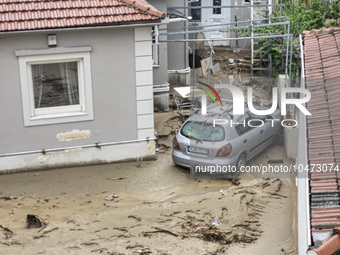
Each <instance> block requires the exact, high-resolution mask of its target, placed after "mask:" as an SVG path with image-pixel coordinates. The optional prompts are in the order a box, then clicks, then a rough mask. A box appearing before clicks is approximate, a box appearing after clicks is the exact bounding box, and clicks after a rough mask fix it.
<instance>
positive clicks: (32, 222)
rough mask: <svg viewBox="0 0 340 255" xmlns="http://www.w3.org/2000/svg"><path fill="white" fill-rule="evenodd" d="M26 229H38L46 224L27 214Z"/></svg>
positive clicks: (38, 218)
mask: <svg viewBox="0 0 340 255" xmlns="http://www.w3.org/2000/svg"><path fill="white" fill-rule="evenodd" d="M26 223H27V228H40V227H42V226H45V225H47V223H46V222H45V221H44V220H43V219H42V218H41V217H39V216H38V215H33V214H27V219H26Z"/></svg>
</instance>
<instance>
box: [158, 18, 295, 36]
mask: <svg viewBox="0 0 340 255" xmlns="http://www.w3.org/2000/svg"><path fill="white" fill-rule="evenodd" d="M289 23H290V22H289V21H286V22H277V23H271V24H261V25H248V26H241V27H237V26H236V27H226V28H223V30H224V31H229V30H238V29H248V28H261V27H268V26H269V27H272V26H280V25H287V24H289ZM218 26H219V27H222V26H223V25H221V24H219V25H218ZM220 30H221V28H215V29H204V30H196V31H182V32H169V33H160V34H159V35H160V36H162V35H180V34H187V33H188V34H193V33H197V32H202V33H203V32H213V31H220Z"/></svg>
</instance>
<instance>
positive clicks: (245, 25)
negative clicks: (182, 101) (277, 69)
mask: <svg viewBox="0 0 340 255" xmlns="http://www.w3.org/2000/svg"><path fill="white" fill-rule="evenodd" d="M255 2H259V1H257V0H251V4H250V5H233V6H218V8H236V7H237V8H251V19H250V20H244V21H236V22H228V23H222V24H211V25H198V26H188V25H187V26H184V27H172V28H164V29H160V33H159V42H160V43H188V42H193V49H192V51H193V54H192V58H193V59H192V63H193V72H192V77H193V78H192V84H193V85H192V86H194V84H195V78H196V77H195V52H196V43H197V42H207V43H208V45H209V46H210V48H211V50H210V60H209V68H208V83H209V79H210V68H211V66H212V54H213V52H214V42H217V41H237V42H238V41H242V40H250V41H251V77H252V78H253V72H254V70H260V71H262V70H261V69H262V67H260V68H257V69H256V68H254V65H255V60H256V59H255V52H256V49H255V44H256V40H258V39H276V38H282V40H283V44H282V45H283V50H282V59H284V58H285V61H282V63H283V62H285V68H284V70H285V80H286V82H287V81H288V76H289V77H291V74H292V55H293V34H291V33H290V22H289V21H287V18H286V16H282V7H283V6H284V4H259V3H257V4H255ZM272 7H279V8H280V16H279V17H268V18H260V17H257V16H256V15H254V13H255V12H254V9H256V8H267V9H268V8H270V11H271V8H272ZM204 8H216V6H184V7H183V6H181V7H171V8H169V9H168V10H169V11H171V12H172V13H173V12H174V10H175V11H176V12H177V13H178V11H177V10H178V9H204ZM281 20H282V21H281ZM277 21H279V22H277ZM273 26H283V28H284V29H283V30H284V33H283V34H280V35H259V34H256V33H254V30H255V29H257V28H265V27H273ZM242 29H244V30H250V31H251V35H250V36H243V37H239V36H236V37H229V38H214V39H211V38H205V39H197V34H198V33H205V32H214V31H223V32H225V31H237V30H242ZM190 34H193V35H194V39H189V38H188V36H185V38H183V39H168V37H167V36H175V35H190ZM162 37H164V38H162ZM269 59H270V57H269ZM269 62H270V61H269ZM269 71H271V70H269ZM193 91H194V89H193ZM193 100H194V95H192V105H193Z"/></svg>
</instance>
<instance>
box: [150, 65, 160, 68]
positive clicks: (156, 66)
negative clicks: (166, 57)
mask: <svg viewBox="0 0 340 255" xmlns="http://www.w3.org/2000/svg"><path fill="white" fill-rule="evenodd" d="M159 67H161V65H152V68H159Z"/></svg>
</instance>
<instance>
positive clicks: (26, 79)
mask: <svg viewBox="0 0 340 255" xmlns="http://www.w3.org/2000/svg"><path fill="white" fill-rule="evenodd" d="M91 50H92V49H91V47H78V48H56V49H45V50H20V51H16V52H15V53H16V56H18V57H19V70H20V82H21V91H22V103H23V114H24V124H25V126H36V125H47V124H57V123H66V122H76V121H86V120H93V102H92V78H91V60H90V52H91ZM61 62H77V66H78V82H79V104H78V105H67V106H58V107H45V108H35V104H34V93H33V80H32V69H31V66H32V65H35V64H49V63H61Z"/></svg>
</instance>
